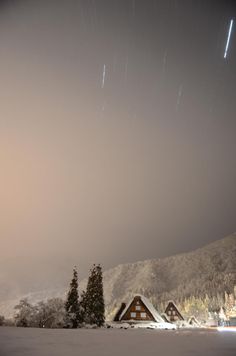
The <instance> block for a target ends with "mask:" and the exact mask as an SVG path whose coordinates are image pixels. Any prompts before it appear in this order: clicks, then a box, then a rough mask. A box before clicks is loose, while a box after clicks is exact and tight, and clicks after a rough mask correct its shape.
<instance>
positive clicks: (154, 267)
mask: <svg viewBox="0 0 236 356" xmlns="http://www.w3.org/2000/svg"><path fill="white" fill-rule="evenodd" d="M235 256H236V234H232V235H230V236H228V237H225V238H224V239H221V240H218V241H216V242H214V243H211V244H209V245H207V246H205V247H203V248H200V249H197V250H195V251H193V252H189V253H184V254H179V255H175V256H171V257H167V258H163V259H152V260H146V261H141V262H136V263H128V264H122V265H118V266H117V267H115V268H112V269H109V270H107V271H105V272H104V295H105V302H106V311H107V316H108V318H112V316H113V315H114V313H115V311H116V309H117V308H118V307H119V305H120V303H121V302H123V301H125V302H128V301H129V299H131V298H132V296H133V295H134V294H142V295H145V296H146V297H148V298H149V299H150V300H151V302H152V303H153V304H154V306H156V307H158V305H159V304H160V302H167V301H168V300H170V299H173V300H175V301H176V302H178V300H181V299H183V298H185V297H189V296H192V295H194V296H205V294H206V293H207V294H208V295H209V296H211V295H216V294H217V293H223V292H224V291H225V290H226V291H230V290H231V289H232V288H233V286H234V285H236V258H235ZM80 287H81V289H84V288H85V287H86V280H83V281H82V282H81V283H80ZM65 292H66V290H65V287H64V286H63V287H61V288H56V289H55V288H51V289H50V288H48V289H46V290H43V291H38V292H37V291H35V292H33V293H28V294H27V295H26V296H27V297H28V298H29V300H30V301H31V302H37V301H39V300H41V299H47V298H52V297H58V296H61V297H62V298H64V296H65ZM23 296H25V295H20V294H19V295H18V296H14V298H8V299H5V300H3V299H2V300H0V314H4V315H6V316H9V315H11V314H12V312H13V306H14V305H16V304H17V303H18V301H19V299H20V298H22V297H23Z"/></svg>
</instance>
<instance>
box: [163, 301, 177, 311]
mask: <svg viewBox="0 0 236 356" xmlns="http://www.w3.org/2000/svg"><path fill="white" fill-rule="evenodd" d="M170 303H172V304H173V305H174V307H175V308H176V309H177V310H178V311H179V309H178V307H177V305H176V304H175V302H174V301H173V300H168V302H167V307H168V306H169V304H170ZM167 307H166V308H167Z"/></svg>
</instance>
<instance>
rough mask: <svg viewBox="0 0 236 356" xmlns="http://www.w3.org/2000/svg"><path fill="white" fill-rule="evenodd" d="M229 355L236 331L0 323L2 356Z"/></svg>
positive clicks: (235, 347) (235, 352)
mask: <svg viewBox="0 0 236 356" xmlns="http://www.w3.org/2000/svg"><path fill="white" fill-rule="evenodd" d="M75 355H76V356H78V355H81V356H118V355H122V356H125V355H127V356H130V355H135V356H144V355H145V356H146V355H148V356H149V355H153V356H154V355H155V356H158V355H159V356H169V355H175V356H191V355H194V356H196V355H199V356H200V355H201V356H228V355H232V356H235V355H236V332H220V331H216V330H176V331H161V330H143V329H128V330H121V329H97V330H93V329H90V330H86V329H77V330H49V329H47V330H46V329H30V328H29V329H28V328H26V329H23V328H8V327H0V356H75Z"/></svg>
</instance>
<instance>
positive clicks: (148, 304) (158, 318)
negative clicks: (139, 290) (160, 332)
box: [119, 294, 164, 323]
mask: <svg viewBox="0 0 236 356" xmlns="http://www.w3.org/2000/svg"><path fill="white" fill-rule="evenodd" d="M135 297H140V299H141V301H142V302H143V304H144V305H145V306H146V307H147V309H148V310H149V311H150V313H151V314H152V316H153V318H154V319H155V321H156V322H159V323H163V321H164V319H162V317H161V316H160V314H159V313H158V311H157V310H156V309H155V308H154V306H153V305H152V303H151V302H150V301H149V300H148V299H147V298H146V297H144V296H143V295H141V294H136V295H135V296H134V297H133V298H132V299H131V300H130V301H129V303H127V305H126V307H125V309H124V310H123V312H122V313H121V315H120V318H119V320H121V319H122V318H123V316H124V315H125V313H126V312H127V310H128V309H129V307H130V305H131V303H132V302H133V300H134V298H135Z"/></svg>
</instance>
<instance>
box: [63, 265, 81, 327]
mask: <svg viewBox="0 0 236 356" xmlns="http://www.w3.org/2000/svg"><path fill="white" fill-rule="evenodd" d="M65 309H66V312H67V319H68V321H69V323H70V324H71V326H72V328H77V327H78V325H79V323H80V307H79V293H78V273H77V269H76V267H74V269H73V278H72V280H71V282H70V288H69V292H68V294H67V300H66V303H65Z"/></svg>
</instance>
